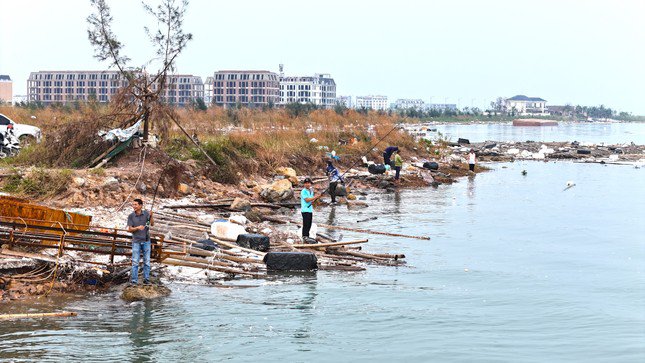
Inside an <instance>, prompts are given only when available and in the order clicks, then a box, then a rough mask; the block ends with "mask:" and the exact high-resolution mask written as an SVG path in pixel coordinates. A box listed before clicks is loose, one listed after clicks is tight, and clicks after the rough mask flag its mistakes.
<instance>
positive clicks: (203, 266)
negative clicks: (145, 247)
mask: <svg viewBox="0 0 645 363" xmlns="http://www.w3.org/2000/svg"><path fill="white" fill-rule="evenodd" d="M162 263H164V264H166V265H173V266H184V267H193V268H199V269H202V270H211V271H217V272H224V273H228V274H233V275H246V276H253V277H262V276H263V275H262V274H260V273H257V272H249V271H244V270H240V269H236V268H230V267H222V266H212V265H208V264H205V263H197V262H189V261H182V260H176V259H172V258H167V259H165V260H164V261H163V262H162Z"/></svg>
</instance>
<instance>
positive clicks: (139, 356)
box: [128, 301, 155, 362]
mask: <svg viewBox="0 0 645 363" xmlns="http://www.w3.org/2000/svg"><path fill="white" fill-rule="evenodd" d="M152 304H153V302H151V301H144V302H140V303H135V304H134V305H135V306H134V307H133V309H132V316H131V317H130V321H129V323H128V331H129V332H130V335H129V338H130V341H131V342H132V357H133V358H135V360H136V361H137V362H149V361H151V360H152V350H151V349H150V348H151V347H153V346H154V345H152V344H151V340H152V338H153V332H154V331H155V329H152V327H153V324H152V309H153V306H152Z"/></svg>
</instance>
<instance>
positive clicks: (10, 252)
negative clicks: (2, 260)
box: [0, 248, 56, 263]
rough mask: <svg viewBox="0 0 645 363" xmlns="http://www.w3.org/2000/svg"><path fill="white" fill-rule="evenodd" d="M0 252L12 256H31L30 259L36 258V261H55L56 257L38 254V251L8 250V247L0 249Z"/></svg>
mask: <svg viewBox="0 0 645 363" xmlns="http://www.w3.org/2000/svg"><path fill="white" fill-rule="evenodd" d="M0 254H2V255H7V256H13V257H25V258H32V259H34V260H38V261H45V262H52V263H56V257H53V256H48V255H42V254H39V253H30V252H22V251H14V250H10V249H8V248H2V249H0Z"/></svg>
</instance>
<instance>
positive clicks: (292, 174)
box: [275, 167, 298, 185]
mask: <svg viewBox="0 0 645 363" xmlns="http://www.w3.org/2000/svg"><path fill="white" fill-rule="evenodd" d="M275 173H276V174H277V175H282V176H284V177H285V178H286V179H289V181H290V182H291V184H292V185H298V175H297V174H296V171H295V170H293V168H287V167H281V168H277V169H276V170H275Z"/></svg>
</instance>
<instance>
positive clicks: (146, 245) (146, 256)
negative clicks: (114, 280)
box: [130, 241, 150, 284]
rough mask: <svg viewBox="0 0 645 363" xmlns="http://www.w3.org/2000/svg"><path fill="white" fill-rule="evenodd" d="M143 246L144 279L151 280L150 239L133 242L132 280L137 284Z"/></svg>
mask: <svg viewBox="0 0 645 363" xmlns="http://www.w3.org/2000/svg"><path fill="white" fill-rule="evenodd" d="M142 248H143V280H144V281H150V241H145V242H132V276H131V277H130V281H131V282H132V283H133V284H136V283H137V282H138V280H139V258H140V256H141V249H142Z"/></svg>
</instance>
